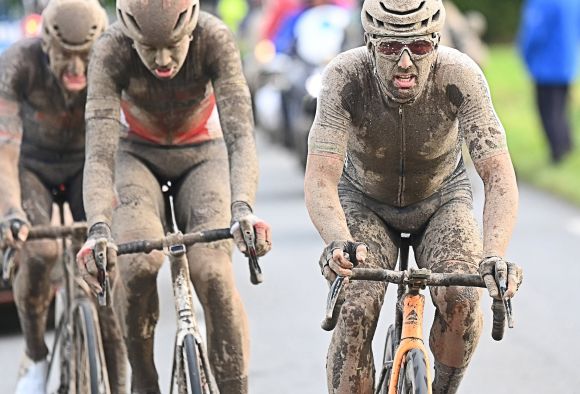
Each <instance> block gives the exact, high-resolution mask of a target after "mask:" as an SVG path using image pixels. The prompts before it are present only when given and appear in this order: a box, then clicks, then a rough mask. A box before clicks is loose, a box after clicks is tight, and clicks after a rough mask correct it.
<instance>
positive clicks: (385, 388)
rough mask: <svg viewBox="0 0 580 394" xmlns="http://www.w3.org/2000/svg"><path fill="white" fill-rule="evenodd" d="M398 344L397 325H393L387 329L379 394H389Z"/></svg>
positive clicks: (378, 386) (378, 388) (377, 391)
mask: <svg viewBox="0 0 580 394" xmlns="http://www.w3.org/2000/svg"><path fill="white" fill-rule="evenodd" d="M396 350H397V344H396V343H395V325H394V324H391V325H390V326H389V328H388V329H387V337H386V339H385V350H384V352H383V364H382V370H381V374H380V376H379V382H378V384H377V389H376V391H375V392H376V393H377V394H388V392H389V382H390V380H391V371H392V369H393V366H392V361H393V358H394V357H395V352H396Z"/></svg>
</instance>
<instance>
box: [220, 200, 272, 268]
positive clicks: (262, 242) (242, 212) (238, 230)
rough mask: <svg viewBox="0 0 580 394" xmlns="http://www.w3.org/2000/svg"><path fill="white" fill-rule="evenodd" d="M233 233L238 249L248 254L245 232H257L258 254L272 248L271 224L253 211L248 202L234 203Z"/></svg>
mask: <svg viewBox="0 0 580 394" xmlns="http://www.w3.org/2000/svg"><path fill="white" fill-rule="evenodd" d="M232 222H233V225H232V227H231V230H230V231H231V233H232V235H233V237H234V242H235V243H236V245H237V247H238V249H240V251H241V252H242V253H244V254H247V245H246V242H245V240H244V236H243V232H246V231H251V232H253V233H254V234H255V236H256V238H255V248H256V256H257V257H260V256H263V255H265V254H266V253H268V252H269V251H270V250H271V249H272V230H271V228H270V225H269V224H268V223H266V222H265V221H264V220H262V219H260V218H259V217H257V216H256V215H254V214H253V213H252V209H251V208H250V206H249V205H248V204H246V203H245V202H241V201H236V202H234V203H233V204H232Z"/></svg>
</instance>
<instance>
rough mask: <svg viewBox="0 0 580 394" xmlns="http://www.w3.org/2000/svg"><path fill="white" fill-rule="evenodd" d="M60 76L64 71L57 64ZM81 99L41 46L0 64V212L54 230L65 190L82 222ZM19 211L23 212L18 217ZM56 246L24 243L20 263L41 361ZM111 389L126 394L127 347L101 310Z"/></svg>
mask: <svg viewBox="0 0 580 394" xmlns="http://www.w3.org/2000/svg"><path fill="white" fill-rule="evenodd" d="M60 67H61V68H62V67H63V65H62V64H61V65H60ZM85 102H86V91H81V92H79V93H78V94H70V93H67V92H66V91H64V90H63V88H62V85H61V83H60V82H59V81H58V80H57V78H56V77H55V76H54V74H53V73H52V71H51V67H50V66H49V64H48V62H47V55H46V54H45V52H44V51H43V47H42V40H41V39H36V38H35V39H29V40H23V41H20V42H18V43H16V44H14V45H13V46H12V47H11V48H10V49H8V50H7V51H6V52H4V53H3V54H2V55H1V56H0V129H1V130H2V131H3V132H1V133H0V167H1V168H3V169H5V171H2V172H0V189H2V195H3V196H4V197H3V198H2V200H0V211H1V213H2V215H3V216H6V215H8V214H17V215H25V216H24V217H26V218H27V219H28V221H29V222H30V224H31V225H46V224H50V223H51V218H52V208H53V200H54V196H53V194H52V189H56V188H58V187H59V186H60V185H61V184H62V185H64V186H65V194H64V197H65V200H66V202H68V204H69V207H70V210H71V212H72V217H73V219H74V220H75V221H84V220H85V213H84V208H83V201H82V182H83V164H84V144H85V124H84V107H85ZM22 211H23V212H22ZM59 250H60V248H59V246H58V243H57V241H55V240H42V241H29V242H27V243H25V244H24V246H23V249H22V251H21V255H20V266H19V270H18V273H17V276H16V278H15V282H14V293H15V300H16V304H17V306H18V313H19V316H20V322H21V325H22V329H23V331H24V333H25V338H26V354H27V355H28V357H30V358H31V359H32V360H34V361H38V360H41V359H44V358H45V357H46V355H47V354H48V348H47V347H46V344H45V342H44V330H45V329H44V328H45V326H46V319H47V313H48V307H49V301H50V296H49V295H50V292H51V288H52V285H51V282H50V279H51V278H50V272H51V270H52V268H53V267H54V265H55V264H56V263H57V261H58V256H59ZM98 311H99V319H100V322H101V325H102V326H101V332H102V335H103V339H104V343H105V353H106V354H105V356H106V358H107V365H108V370H109V381H110V384H111V389H112V391H113V392H114V393H123V392H125V391H126V389H125V384H124V381H125V361H124V360H125V359H126V355H125V353H124V346H123V344H122V338H121V335H120V329H119V327H118V324H117V323H116V321H115V319H114V315H113V311H112V309H111V308H106V309H103V308H98Z"/></svg>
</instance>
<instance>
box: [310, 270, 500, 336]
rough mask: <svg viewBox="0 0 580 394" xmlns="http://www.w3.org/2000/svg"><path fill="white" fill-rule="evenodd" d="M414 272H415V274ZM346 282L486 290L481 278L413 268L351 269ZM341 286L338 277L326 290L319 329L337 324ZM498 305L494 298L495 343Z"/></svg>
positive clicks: (340, 278)
mask: <svg viewBox="0 0 580 394" xmlns="http://www.w3.org/2000/svg"><path fill="white" fill-rule="evenodd" d="M414 273H419V275H416V274H414ZM349 279H350V280H370V281H375V282H388V283H394V284H412V283H413V281H418V282H420V284H425V285H427V286H467V287H481V288H485V287H486V286H485V282H484V281H483V279H482V278H481V276H480V275H477V274H457V273H437V272H431V271H429V270H413V269H410V270H407V271H393V270H388V269H381V268H354V269H353V270H352V275H351V276H350V277H349ZM343 283H344V277H341V276H338V277H337V278H336V280H335V281H334V282H333V284H332V286H331V287H330V290H329V293H328V298H327V302H326V314H325V317H324V320H323V321H322V324H321V327H322V329H323V330H326V331H331V330H333V329H334V327H335V326H336V323H337V322H338V316H339V314H340V308H341V307H342V304H341V303H338V302H337V300H338V297H339V295H340V292H341V290H342V285H343ZM498 303H499V306H498ZM501 306H503V302H502V301H498V300H495V299H494V303H493V306H492V311H493V327H492V333H491V336H492V337H493V339H495V340H496V341H499V340H501V339H502V338H503V333H504V330H505V324H504V322H505V319H506V310H505V309H504V308H501Z"/></svg>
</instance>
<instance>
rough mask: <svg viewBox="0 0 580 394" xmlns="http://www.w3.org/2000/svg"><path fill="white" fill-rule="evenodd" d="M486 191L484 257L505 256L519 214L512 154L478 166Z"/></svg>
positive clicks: (503, 155) (506, 154)
mask: <svg viewBox="0 0 580 394" xmlns="http://www.w3.org/2000/svg"><path fill="white" fill-rule="evenodd" d="M475 168H476V169H477V172H478V174H479V176H480V177H481V179H482V180H483V184H484V188H485V206H484V210H483V256H484V257H485V256H501V257H503V256H504V255H505V252H506V249H507V246H508V243H509V241H510V238H511V235H512V232H513V229H514V226H515V223H516V217H517V211H518V186H517V183H516V176H515V173H514V168H513V166H512V162H511V159H510V155H509V153H508V152H505V153H502V154H499V155H496V156H492V157H490V158H488V159H484V160H481V161H479V162H476V163H475Z"/></svg>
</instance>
